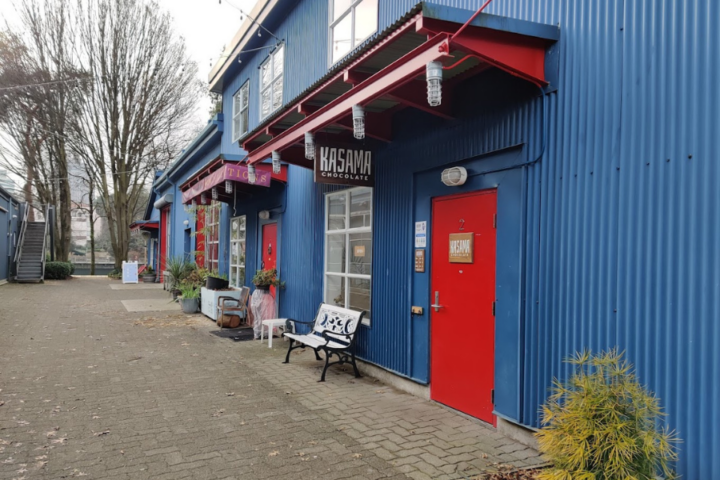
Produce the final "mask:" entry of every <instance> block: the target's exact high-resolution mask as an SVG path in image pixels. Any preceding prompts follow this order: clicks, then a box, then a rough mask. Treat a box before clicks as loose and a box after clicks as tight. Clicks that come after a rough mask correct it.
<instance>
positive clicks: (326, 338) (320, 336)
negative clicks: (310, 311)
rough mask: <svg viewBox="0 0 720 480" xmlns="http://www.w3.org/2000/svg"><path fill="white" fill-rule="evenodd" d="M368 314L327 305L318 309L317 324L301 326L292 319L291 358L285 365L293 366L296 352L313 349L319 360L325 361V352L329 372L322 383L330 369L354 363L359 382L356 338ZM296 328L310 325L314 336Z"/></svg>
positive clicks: (289, 335)
mask: <svg viewBox="0 0 720 480" xmlns="http://www.w3.org/2000/svg"><path fill="white" fill-rule="evenodd" d="M364 315H365V312H356V311H355V310H349V309H347V308H341V307H336V306H334V305H329V304H327V303H323V304H321V305H320V308H319V309H318V312H317V315H316V316H315V320H313V321H312V322H300V321H297V320H293V319H291V318H289V319H288V320H287V322H286V323H285V333H284V335H285V336H286V337H287V338H289V339H290V346H289V347H288V352H287V355H286V356H285V361H284V362H283V363H289V362H290V352H292V351H293V350H295V349H296V348H304V347H305V346H307V347H310V348H312V349H313V351H314V352H315V358H316V359H318V360H322V358H320V356H319V355H318V352H319V351H320V350H322V351H324V352H325V368H324V369H323V372H322V376H321V377H320V381H321V382H324V381H325V373H326V372H327V369H328V367H329V366H330V365H336V364H337V365H342V364H344V363H350V364H352V366H353V370H354V371H355V378H360V372H359V371H358V368H357V364H356V363H355V337H356V335H355V334H356V333H357V330H358V327H359V326H360V323H361V322H362V318H363V316H364ZM296 324H301V325H309V326H310V327H311V329H312V330H311V331H310V333H307V334H304V335H303V334H299V333H297V330H296V329H295V325H296ZM333 355H336V356H337V357H338V360H337V361H336V362H330V357H331V356H333Z"/></svg>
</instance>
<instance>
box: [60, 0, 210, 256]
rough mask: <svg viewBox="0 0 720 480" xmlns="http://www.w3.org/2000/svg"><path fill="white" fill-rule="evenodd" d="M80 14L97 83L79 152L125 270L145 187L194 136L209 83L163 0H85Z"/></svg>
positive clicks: (78, 126)
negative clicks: (177, 32)
mask: <svg viewBox="0 0 720 480" xmlns="http://www.w3.org/2000/svg"><path fill="white" fill-rule="evenodd" d="M77 11H78V19H77V20H78V21H77V27H78V35H77V43H76V47H77V50H78V54H79V56H80V58H82V59H83V63H84V65H85V66H86V68H87V70H88V71H89V72H90V74H91V75H92V76H93V78H94V81H93V83H92V85H91V87H90V89H89V92H88V95H87V96H86V97H85V101H83V102H82V103H81V105H80V109H81V113H82V115H81V116H80V117H78V119H77V120H78V121H76V122H75V123H74V124H73V128H74V135H73V137H74V138H75V139H76V142H75V143H74V145H73V150H74V151H75V152H76V153H77V155H78V156H79V157H80V158H82V159H83V161H85V162H86V163H88V164H89V165H91V166H92V168H90V169H89V170H90V171H91V172H92V174H93V176H94V180H95V185H96V187H97V189H98V194H99V195H100V197H101V198H102V201H103V203H104V205H103V206H104V207H105V211H106V214H107V221H108V226H109V228H110V242H111V245H112V249H113V253H114V255H115V263H116V267H118V268H119V267H120V265H121V262H122V261H123V260H126V259H127V254H128V246H129V241H130V230H129V224H130V222H131V221H132V220H133V218H132V213H133V212H134V211H135V210H136V209H137V206H138V202H139V199H140V198H141V192H142V190H143V187H144V186H145V183H146V181H147V179H148V178H152V175H153V174H154V171H155V170H156V169H157V168H162V167H164V166H166V165H167V164H168V163H169V162H170V160H171V159H172V158H173V157H175V156H176V155H177V154H178V153H179V152H180V150H181V149H182V146H183V145H184V144H185V143H186V142H187V141H188V140H189V134H190V132H191V130H192V128H191V119H192V115H193V113H194V111H195V106H196V104H197V101H198V100H199V97H200V95H201V90H202V87H201V84H200V82H199V81H198V80H196V78H197V66H196V65H195V64H194V63H193V62H191V61H190V60H189V57H188V54H187V52H186V50H185V44H184V41H183V40H182V39H178V38H177V37H175V35H174V34H173V31H172V29H171V19H170V17H169V15H168V14H167V13H162V12H160V10H159V7H158V4H157V3H156V2H142V1H139V0H86V1H81V2H79V3H78V6H77ZM111 199H112V201H111Z"/></svg>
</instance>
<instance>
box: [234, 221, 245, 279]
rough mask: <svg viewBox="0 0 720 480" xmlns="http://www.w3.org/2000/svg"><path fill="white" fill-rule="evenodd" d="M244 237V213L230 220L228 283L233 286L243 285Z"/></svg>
mask: <svg viewBox="0 0 720 480" xmlns="http://www.w3.org/2000/svg"><path fill="white" fill-rule="evenodd" d="M245 238H246V217H245V215H242V216H240V217H235V218H233V219H232V220H230V285H232V286H233V287H242V286H244V285H245Z"/></svg>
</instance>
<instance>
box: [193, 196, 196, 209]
mask: <svg viewBox="0 0 720 480" xmlns="http://www.w3.org/2000/svg"><path fill="white" fill-rule="evenodd" d="M192 208H193V210H195V209H196V208H197V200H195V199H194V198H193V201H192Z"/></svg>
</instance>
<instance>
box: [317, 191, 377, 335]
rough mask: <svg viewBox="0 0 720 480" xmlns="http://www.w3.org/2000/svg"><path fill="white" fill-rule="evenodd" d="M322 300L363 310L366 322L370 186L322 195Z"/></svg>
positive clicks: (368, 322)
mask: <svg viewBox="0 0 720 480" xmlns="http://www.w3.org/2000/svg"><path fill="white" fill-rule="evenodd" d="M325 212H326V213H325V286H324V298H325V303H330V304H333V305H338V306H340V307H345V308H352V309H353V310H364V311H365V312H366V313H365V317H364V319H363V323H365V324H367V325H369V324H370V292H371V278H372V256H373V251H372V189H371V188H354V189H350V190H345V191H343V192H340V193H333V194H328V195H327V196H326V198H325Z"/></svg>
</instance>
